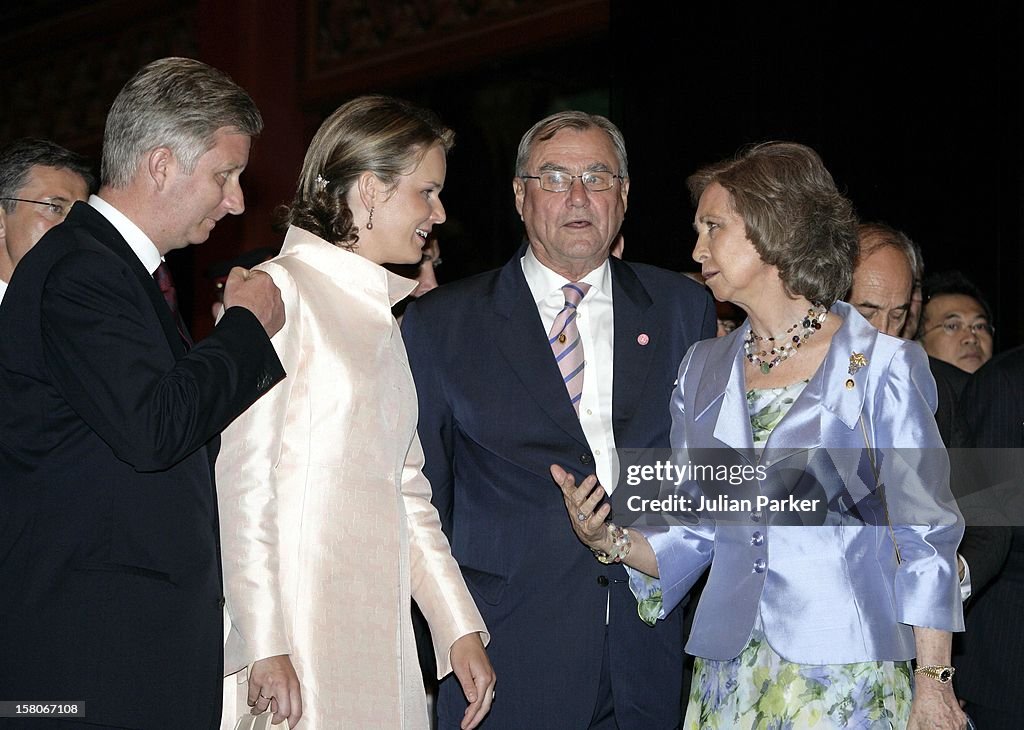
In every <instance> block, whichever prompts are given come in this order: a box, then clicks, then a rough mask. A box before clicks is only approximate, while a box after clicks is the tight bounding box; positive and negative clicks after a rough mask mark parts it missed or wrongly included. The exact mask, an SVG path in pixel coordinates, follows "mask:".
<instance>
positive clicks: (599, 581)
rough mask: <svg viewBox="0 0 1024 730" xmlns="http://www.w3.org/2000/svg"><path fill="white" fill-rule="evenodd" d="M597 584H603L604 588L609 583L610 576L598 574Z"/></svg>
mask: <svg viewBox="0 0 1024 730" xmlns="http://www.w3.org/2000/svg"><path fill="white" fill-rule="evenodd" d="M597 584H598V585H599V586H601V587H602V588H604V587H605V586H607V585H608V578H607V577H606V576H603V575H599V576H597Z"/></svg>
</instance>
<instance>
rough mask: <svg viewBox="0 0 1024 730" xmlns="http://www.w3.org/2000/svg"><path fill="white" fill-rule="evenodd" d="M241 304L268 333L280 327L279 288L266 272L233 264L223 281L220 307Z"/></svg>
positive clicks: (280, 305) (281, 307)
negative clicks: (225, 280)
mask: <svg viewBox="0 0 1024 730" xmlns="http://www.w3.org/2000/svg"><path fill="white" fill-rule="evenodd" d="M231 307H244V308H246V309H248V310H249V311H250V312H252V313H253V314H255V315H256V318H257V319H258V320H259V321H260V324H262V325H263V329H265V330H266V331H267V335H268V336H269V337H273V336H274V335H276V334H277V333H278V331H280V329H281V328H282V327H284V318H285V311H284V302H282V301H281V290H280V289H278V288H277V285H276V284H275V283H274V280H273V279H271V278H270V275H269V274H267V273H265V272H263V271H250V270H249V269H243V268H242V267H241V266H236V267H235V268H233V269H231V273H229V274H228V280H227V282H226V283H225V284H224V309H225V310H227V309H230V308H231Z"/></svg>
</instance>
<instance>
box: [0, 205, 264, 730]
mask: <svg viewBox="0 0 1024 730" xmlns="http://www.w3.org/2000/svg"><path fill="white" fill-rule="evenodd" d="M283 377H284V371H283V370H282V368H281V364H280V361H279V360H278V358H277V355H276V354H275V353H274V349H273V346H272V345H271V344H270V339H269V338H268V337H267V334H266V332H265V331H264V329H263V327H262V326H261V325H260V323H259V321H258V320H257V319H256V317H254V316H253V315H252V313H250V312H248V311H246V310H244V309H241V308H238V307H235V308H232V309H229V310H228V311H227V313H226V314H225V316H224V318H223V319H222V320H221V322H220V324H218V326H217V327H216V329H215V330H214V333H213V334H212V335H211V336H210V337H208V338H207V339H205V340H203V341H202V342H200V343H198V344H197V345H196V346H195V347H193V348H192V350H191V351H190V352H189V353H187V354H186V351H185V345H184V344H183V342H182V340H181V338H180V336H179V334H178V331H177V329H176V326H175V322H174V319H173V318H172V316H171V313H170V310H169V309H168V307H167V304H166V302H165V301H164V299H163V296H162V295H161V293H160V289H159V287H157V284H156V282H155V281H154V280H153V277H152V276H150V275H149V272H147V271H146V269H145V268H144V267H143V265H142V264H141V262H140V261H139V259H138V257H137V256H136V255H135V254H134V253H133V252H132V250H131V249H130V248H129V246H128V244H127V242H126V241H125V240H124V238H122V236H121V235H120V234H119V233H118V232H117V230H116V229H115V228H114V227H113V226H112V225H111V224H110V223H109V222H108V221H107V220H106V218H104V217H103V216H101V215H100V214H99V213H98V212H96V211H95V210H94V209H93V208H91V207H90V206H89V205H87V204H85V203H76V204H75V206H74V208H72V210H71V213H70V214H69V216H68V218H67V220H66V221H65V222H64V223H63V224H61V225H59V226H57V227H55V228H53V229H52V230H51V231H49V232H48V233H47V234H46V235H45V236H44V237H43V238H42V240H40V242H39V243H38V244H37V245H36V246H35V248H33V249H32V250H31V251H30V252H29V253H28V254H27V255H26V256H25V257H24V258H23V259H22V261H21V262H20V263H19V265H18V269H17V271H16V272H15V274H14V276H13V277H12V279H11V285H10V288H9V289H8V290H7V295H6V297H5V298H4V302H3V306H2V307H0V403H2V404H3V405H2V406H0V699H6V700H15V699H17V700H34V701H38V700H72V701H77V702H84V703H85V712H86V718H85V719H86V720H87V721H88V722H90V723H98V724H102V725H109V726H116V727H126V728H145V729H146V730H149V729H150V728H153V729H158V728H164V727H189V728H196V729H197V730H201V729H203V728H215V727H218V726H219V722H220V702H221V688H222V680H221V675H222V674H223V672H222V666H223V658H222V657H223V638H222V634H223V618H222V607H223V599H222V597H221V596H222V593H221V573H220V555H219V544H220V543H219V534H218V521H217V500H216V494H215V492H214V484H213V471H212V466H213V460H214V458H215V457H216V454H217V448H218V442H219V438H218V437H217V434H218V433H219V432H220V431H221V429H223V428H224V426H226V425H227V424H228V422H229V421H230V420H231V419H233V418H234V417H235V416H237V415H238V414H239V413H240V412H241V411H243V410H244V409H245V408H246V407H248V406H249V405H250V404H251V403H252V402H253V401H255V400H256V399H257V398H258V397H259V396H260V395H262V394H263V393H264V392H265V391H266V390H268V389H269V388H270V387H271V386H272V385H273V384H274V383H276V382H277V381H278V380H280V379H281V378H283ZM37 722H40V721H37ZM0 724H2V723H0ZM33 726H34V725H33Z"/></svg>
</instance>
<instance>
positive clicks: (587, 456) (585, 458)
mask: <svg viewBox="0 0 1024 730" xmlns="http://www.w3.org/2000/svg"><path fill="white" fill-rule="evenodd" d="M593 460H594V457H593V456H591V455H590V454H580V462H581V463H583V464H589V463H590V462H592V461H593Z"/></svg>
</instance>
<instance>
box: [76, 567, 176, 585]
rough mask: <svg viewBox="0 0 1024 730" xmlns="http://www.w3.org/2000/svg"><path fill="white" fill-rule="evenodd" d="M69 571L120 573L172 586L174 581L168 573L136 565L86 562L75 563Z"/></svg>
mask: <svg viewBox="0 0 1024 730" xmlns="http://www.w3.org/2000/svg"><path fill="white" fill-rule="evenodd" d="M71 569H72V570H77V571H79V572H83V573H122V574H124V575H134V576H138V577H140V578H148V579H149V580H155V581H159V582H161V583H167V584H168V585H174V581H173V580H171V576H170V574H169V573H165V572H163V571H161V570H152V569H150V568H142V567H139V566H137V565H121V564H120V563H93V562H88V563H75V564H73V565H72V566H71Z"/></svg>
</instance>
